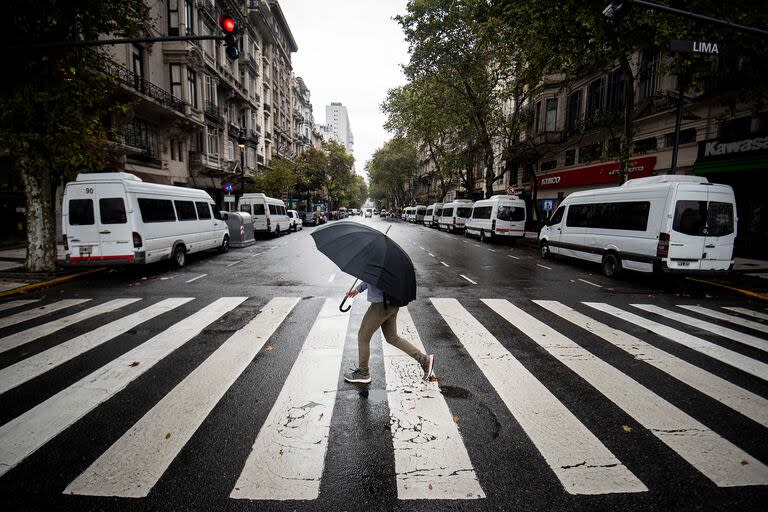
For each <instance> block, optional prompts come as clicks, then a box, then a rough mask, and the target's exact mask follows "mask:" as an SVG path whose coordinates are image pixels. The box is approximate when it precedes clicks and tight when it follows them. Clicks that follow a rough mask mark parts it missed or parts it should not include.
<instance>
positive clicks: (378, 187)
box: [365, 137, 419, 206]
mask: <svg viewBox="0 0 768 512" xmlns="http://www.w3.org/2000/svg"><path fill="white" fill-rule="evenodd" d="M418 168H419V161H418V156H417V153H416V147H415V146H414V145H413V144H412V143H411V142H409V141H408V140H406V139H404V138H403V137H393V138H392V139H390V140H389V141H387V142H386V143H385V144H384V146H382V147H380V148H379V149H377V150H376V151H375V152H374V153H373V156H372V157H371V159H370V160H369V161H368V162H367V164H366V166H365V170H366V171H367V172H368V178H369V180H370V183H371V195H370V196H371V198H372V199H373V200H374V201H377V202H379V201H384V202H388V203H390V205H391V206H405V205H406V204H408V202H409V201H410V198H409V197H408V196H407V194H406V191H405V187H406V184H408V183H410V182H411V180H412V179H413V178H414V177H415V175H416V171H417V170H418Z"/></svg>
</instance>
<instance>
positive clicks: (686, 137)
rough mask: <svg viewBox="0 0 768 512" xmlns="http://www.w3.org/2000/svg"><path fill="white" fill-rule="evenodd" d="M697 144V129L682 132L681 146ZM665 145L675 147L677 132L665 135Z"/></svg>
mask: <svg viewBox="0 0 768 512" xmlns="http://www.w3.org/2000/svg"><path fill="white" fill-rule="evenodd" d="M691 142H696V128H688V129H686V130H680V144H690V143H691ZM664 145H665V146H666V147H672V146H674V145H675V132H672V133H666V134H664Z"/></svg>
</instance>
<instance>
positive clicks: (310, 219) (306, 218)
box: [301, 212, 323, 226]
mask: <svg viewBox="0 0 768 512" xmlns="http://www.w3.org/2000/svg"><path fill="white" fill-rule="evenodd" d="M301 215H303V219H302V220H303V223H302V224H303V225H305V226H319V225H320V224H322V223H323V222H322V212H302V213H301Z"/></svg>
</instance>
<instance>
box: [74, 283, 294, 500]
mask: <svg viewBox="0 0 768 512" xmlns="http://www.w3.org/2000/svg"><path fill="white" fill-rule="evenodd" d="M298 301H299V299H298V298H286V297H276V298H274V299H272V300H270V301H269V302H268V303H267V304H266V306H264V309H262V311H261V313H259V314H258V315H256V317H254V318H253V319H252V320H251V321H250V322H249V323H248V324H247V325H246V326H245V327H243V328H242V329H239V330H238V331H236V332H235V333H234V334H233V335H232V336H231V337H230V338H229V339H227V341H225V342H224V343H223V344H222V345H221V346H219V348H217V349H216V350H215V351H214V352H213V353H212V354H211V355H210V356H208V358H207V359H206V360H205V361H203V362H202V363H201V364H200V365H199V366H198V367H197V368H195V369H194V370H192V372H191V373H190V374H189V375H187V376H186V377H185V378H184V380H182V381H181V382H180V383H179V384H177V385H176V387H175V388H173V389H172V390H171V391H170V392H169V393H168V394H167V395H165V396H164V397H163V398H162V399H161V400H160V401H159V402H158V403H157V404H156V405H155V406H154V407H153V408H152V409H150V410H149V412H147V413H146V414H145V415H144V416H143V417H142V418H141V419H140V420H139V421H137V422H136V423H135V424H134V425H133V426H132V427H131V428H130V429H129V430H128V431H127V432H126V433H125V434H123V435H122V437H120V439H118V440H117V441H115V443H114V444H113V445H112V446H110V447H109V449H108V450H107V451H105V452H104V453H103V454H102V455H101V456H100V457H99V458H98V459H97V460H96V461H95V462H94V463H93V464H91V465H90V467H88V469H86V470H85V471H84V472H83V473H81V474H80V475H79V476H78V477H77V478H75V480H73V481H72V483H70V484H69V485H68V486H67V488H66V489H65V490H64V494H82V495H89V496H121V497H128V498H142V497H145V496H147V495H148V494H149V491H150V490H151V489H152V487H153V486H154V485H155V484H156V483H157V481H158V480H159V479H160V477H161V476H162V475H163V473H164V472H165V470H166V469H167V468H168V466H169V465H170V464H171V462H172V461H173V459H174V458H175V457H176V456H177V455H178V454H179V452H180V451H181V449H182V448H184V446H185V445H186V443H187V441H188V440H189V438H190V437H192V435H193V434H194V433H195V431H196V430H197V429H198V427H199V426H200V425H201V424H202V422H203V420H205V418H206V417H207V416H208V414H209V413H210V412H211V410H212V409H213V407H214V406H215V405H216V404H217V403H218V401H219V400H220V399H221V397H222V396H224V393H226V391H227V389H229V387H230V386H231V385H232V384H233V383H234V382H235V380H236V379H237V377H238V376H239V375H240V373H241V372H242V371H243V370H244V369H245V368H246V367H247V366H248V365H249V364H250V363H251V360H252V359H253V358H254V357H255V356H256V354H257V353H258V352H259V350H261V348H262V347H263V346H264V344H265V343H266V341H267V340H268V339H269V337H270V336H271V335H272V333H273V332H274V331H275V329H277V327H278V326H279V325H280V323H281V322H282V321H283V320H284V319H285V317H286V316H287V315H288V314H289V313H290V312H291V310H292V309H293V307H294V306H295V305H296V303H298ZM139 366H141V365H139ZM168 434H170V436H169V435H168Z"/></svg>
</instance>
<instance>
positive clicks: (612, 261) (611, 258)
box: [603, 253, 621, 277]
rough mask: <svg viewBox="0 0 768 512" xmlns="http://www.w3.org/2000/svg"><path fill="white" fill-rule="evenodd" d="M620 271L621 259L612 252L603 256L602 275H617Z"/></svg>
mask: <svg viewBox="0 0 768 512" xmlns="http://www.w3.org/2000/svg"><path fill="white" fill-rule="evenodd" d="M620 273H621V260H619V257H618V256H617V255H615V254H613V253H608V254H606V255H605V256H603V275H605V277H618V275H619V274H620Z"/></svg>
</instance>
